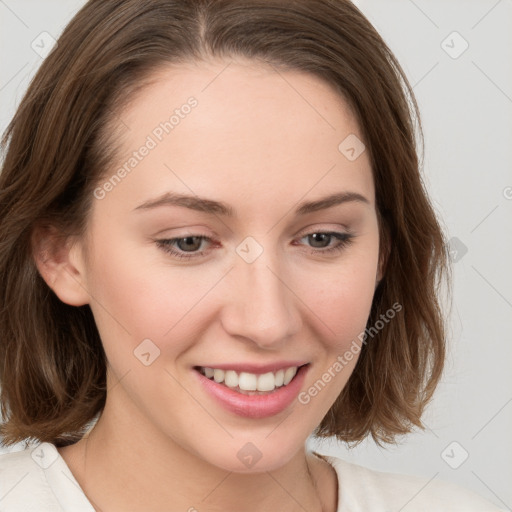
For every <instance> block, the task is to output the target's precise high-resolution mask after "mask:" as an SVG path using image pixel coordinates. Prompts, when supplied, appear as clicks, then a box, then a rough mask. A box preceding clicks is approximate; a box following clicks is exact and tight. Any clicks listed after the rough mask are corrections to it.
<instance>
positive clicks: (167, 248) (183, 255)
mask: <svg viewBox="0 0 512 512" xmlns="http://www.w3.org/2000/svg"><path fill="white" fill-rule="evenodd" d="M312 235H329V236H331V237H334V238H336V239H338V241H339V243H338V244H337V245H334V246H331V247H328V248H323V249H315V248H313V250H312V251H311V254H336V253H339V252H341V251H342V250H343V249H345V248H346V247H348V246H349V245H350V244H351V243H352V242H353V239H354V235H352V234H350V233H338V232H336V231H313V232H312V233H307V234H305V235H303V236H301V237H300V238H299V240H300V239H302V238H306V237H308V236H312ZM187 238H200V239H201V241H203V240H206V241H210V242H211V241H212V240H211V238H209V237H207V236H203V235H189V236H184V237H179V238H170V239H163V240H155V241H156V243H157V245H158V247H159V248H160V249H162V250H163V251H164V252H166V253H169V254H171V255H172V256H174V257H176V258H178V259H184V260H189V259H192V258H199V257H201V256H203V255H204V254H205V253H206V251H199V252H190V253H187V252H180V251H176V250H175V249H173V248H172V244H174V243H176V242H179V241H180V240H185V239H187Z"/></svg>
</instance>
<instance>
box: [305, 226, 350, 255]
mask: <svg viewBox="0 0 512 512" xmlns="http://www.w3.org/2000/svg"><path fill="white" fill-rule="evenodd" d="M353 238H354V235H352V234H350V233H338V232H336V231H318V232H315V233H308V234H307V235H304V236H303V237H302V238H300V239H299V240H304V239H307V241H308V242H309V243H310V244H311V248H312V249H313V250H312V251H311V252H312V253H313V254H318V253H319V254H325V253H332V252H339V251H341V250H343V249H344V248H345V247H347V246H348V245H350V244H351V243H352V241H353ZM332 242H335V244H334V245H332Z"/></svg>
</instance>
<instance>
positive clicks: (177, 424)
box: [82, 61, 379, 472]
mask: <svg viewBox="0 0 512 512" xmlns="http://www.w3.org/2000/svg"><path fill="white" fill-rule="evenodd" d="M115 130H116V133H117V135H118V137H120V138H119V139H118V140H119V151H118V159H117V161H116V162H115V165H113V166H112V167H111V168H110V169H109V170H108V173H107V178H106V179H105V180H104V181H102V182H101V183H100V184H99V185H98V188H97V189H96V190H95V200H94V202H93V209H92V212H91V217H90V223H89V230H88V233H87V239H86V240H87V251H88V259H87V260H85V259H84V260H83V264H84V267H83V268H82V278H83V281H82V283H83V286H84V288H85V289H86V290H87V293H88V295H89V297H90V307H91V309H92V312H93V314H94V318H95V320H96V323H97V326H98V329H99V333H100V335H101V338H102V341H103V344H104V348H105V352H106V355H107V358H108V362H109V369H108V379H109V391H108V394H107V405H106V408H105V412H104V415H106V417H108V418H110V420H112V421H115V428H116V432H118V433H119V435H123V433H124V434H126V435H128V434H129V433H131V434H132V436H133V435H139V436H141V437H143V438H144V439H148V438H149V439H152V442H153V441H155V442H156V441H158V442H161V443H162V446H165V445H169V446H174V447H176V448H179V449H184V450H186V451H187V452H188V453H191V454H193V455H195V456H197V457H199V458H200V459H202V460H203V461H205V462H209V463H211V464H213V465H215V466H218V467H221V468H224V469H226V470H230V471H238V472H244V471H245V472H249V471H258V472H259V471H264V470H270V469H274V468H277V467H279V466H281V465H283V464H284V463H286V462H287V461H289V460H291V458H292V457H293V456H294V455H295V454H296V453H297V451H298V450H299V449H301V448H303V446H304V443H305V441H306V439H307V437H308V436H309V435H310V434H311V432H312V431H313V430H314V428H315V427H316V426H317V425H318V424H319V423H320V421H321V420H322V418H323V417H324V415H325V414H326V413H327V411H328V410H329V408H330V407H331V405H332V404H333V402H334V400H335V399H336V397H337V396H338V395H339V393H340V391H341V390H342V388H343V387H344V386H345V384H346V382H347V380H348V378H349V376H350V374H351V372H352V371H353V368H354V366H355V364H356V360H357V352H358V350H357V347H359V346H360V345H361V342H360V340H359V339H358V336H359V335H360V333H361V332H362V331H364V329H365V326H366V321H367V318H368V315H369V311H370V306H371V303H372V298H373V294H374V290H375V286H376V280H377V279H378V277H379V269H378V250H379V234H378V224H377V217H376V212H375V192H374V185H373V180H372V173H371V168H370V163H369V158H368V154H367V152H366V151H364V146H362V145H361V142H360V141H359V139H361V138H362V135H361V132H360V129H359V127H358V125H357V123H356V121H355V119H354V117H353V116H352V115H351V113H350V111H349V109H348V107H347V104H346V103H345V102H344V101H343V100H342V98H341V97H340V96H339V95H338V94H336V93H335V92H334V91H333V90H332V89H331V88H330V87H329V86H328V85H327V84H325V83H324V82H322V81H321V80H319V79H317V78H315V77H313V76H310V75H307V74H303V73H300V72H290V71H286V72H276V71H275V70H274V69H272V68H270V67H263V66H261V65H258V64H256V63H254V62H250V61H236V62H231V64H229V65H228V61H218V62H211V63H209V64H208V65H206V64H201V65H197V66H194V65H192V64H190V65H187V66H185V65H183V66H180V67H168V68H166V69H164V70H161V71H160V72H159V73H158V74H157V75H155V81H154V82H152V84H151V85H149V86H148V87H147V88H145V89H144V90H143V91H142V92H139V93H138V95H137V96H136V97H135V98H134V99H133V101H131V102H130V104H129V105H128V106H127V107H126V108H125V110H124V111H122V112H121V113H120V115H119V116H118V118H117V120H116V127H115ZM347 137H348V139H347ZM358 138H359V139H358ZM340 145H341V146H340ZM182 196H186V197H182ZM166 198H167V200H166ZM323 201H324V202H323ZM151 203H154V204H153V205H152V206H151ZM310 203H311V204H310ZM322 233H324V234H322ZM84 242H85V239H84ZM85 261H87V263H85ZM351 349H352V353H353V354H355V355H354V357H353V358H352V359H351V360H348V359H347V358H346V357H343V356H344V354H345V353H346V352H347V351H351ZM342 361H343V362H342ZM301 366H302V368H301V369H299V370H298V371H297V373H296V375H295V377H294V378H293V379H292V380H291V382H290V383H289V384H288V385H284V382H286V381H287V380H289V379H290V378H291V376H292V375H293V373H294V370H293V369H292V370H288V371H286V369H287V368H290V367H291V368H294V367H301ZM204 368H211V369H217V370H215V372H214V377H213V378H211V379H208V377H207V376H204V375H202V374H201V372H204V373H207V375H211V373H212V372H213V370H204ZM222 370H224V372H223V371H222ZM228 370H229V371H228ZM279 370H281V371H279ZM271 372H272V374H270V375H269V373H271ZM283 373H284V375H283ZM222 378H224V379H225V381H224V382H216V381H217V380H218V381H221V380H222ZM283 379H286V380H285V381H284V382H283ZM237 384H238V387H237ZM254 386H259V387H260V388H261V389H272V388H275V389H274V391H273V392H271V391H266V392H265V395H261V396H260V395H258V396H255V395H254V394H250V390H251V388H252V389H254ZM276 386H277V387H276ZM240 387H241V388H245V390H242V392H240V391H241V390H240ZM248 390H249V391H248ZM113 418H115V420H113ZM147 436H149V437H147Z"/></svg>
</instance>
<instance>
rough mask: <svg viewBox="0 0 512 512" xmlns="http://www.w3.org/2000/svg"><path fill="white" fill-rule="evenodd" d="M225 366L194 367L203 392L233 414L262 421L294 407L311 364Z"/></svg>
mask: <svg viewBox="0 0 512 512" xmlns="http://www.w3.org/2000/svg"><path fill="white" fill-rule="evenodd" d="M222 366H223V368H218V367H217V366H216V365H212V366H194V367H193V373H194V374H195V375H196V376H197V381H198V384H199V386H200V387H201V388H202V390H203V392H204V393H206V396H208V397H210V398H211V399H212V400H214V402H215V403H217V404H219V405H220V406H222V407H223V408H224V409H225V410H227V411H228V412H230V413H232V414H235V415H237V416H241V417H245V418H251V419H261V418H268V417H271V416H275V415H277V414H280V413H282V412H284V411H285V410H287V409H288V408H289V407H290V406H292V405H293V403H294V401H295V400H296V398H297V396H298V394H299V393H300V390H301V389H302V387H303V386H304V382H305V378H306V374H307V372H308V370H309V367H310V366H311V364H310V363H306V364H302V363H301V362H299V363H298V364H297V363H296V362H295V363H285V364H279V365H271V366H266V367H256V366H252V365H236V366H235V365H222ZM248 370H252V371H248Z"/></svg>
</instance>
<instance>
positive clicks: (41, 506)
mask: <svg viewBox="0 0 512 512" xmlns="http://www.w3.org/2000/svg"><path fill="white" fill-rule="evenodd" d="M57 457H58V452H57V449H56V448H55V446H54V445H52V444H49V443H43V444H42V445H39V446H37V447H34V446H32V447H29V448H26V449H24V450H21V451H15V452H9V453H3V454H1V455H0V500H1V501H0V510H1V511H2V512H18V511H19V512H21V511H23V512H25V511H26V512H32V511H34V512H35V511H38V512H44V511H47V510H48V511H49V510H52V511H61V510H62V509H61V507H60V506H59V504H58V503H57V502H56V501H55V498H54V495H53V493H52V490H51V487H50V486H49V485H48V481H47V479H46V475H45V471H44V470H45V468H47V467H48V465H49V464H50V463H51V462H52V459H53V461H55V460H57Z"/></svg>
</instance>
